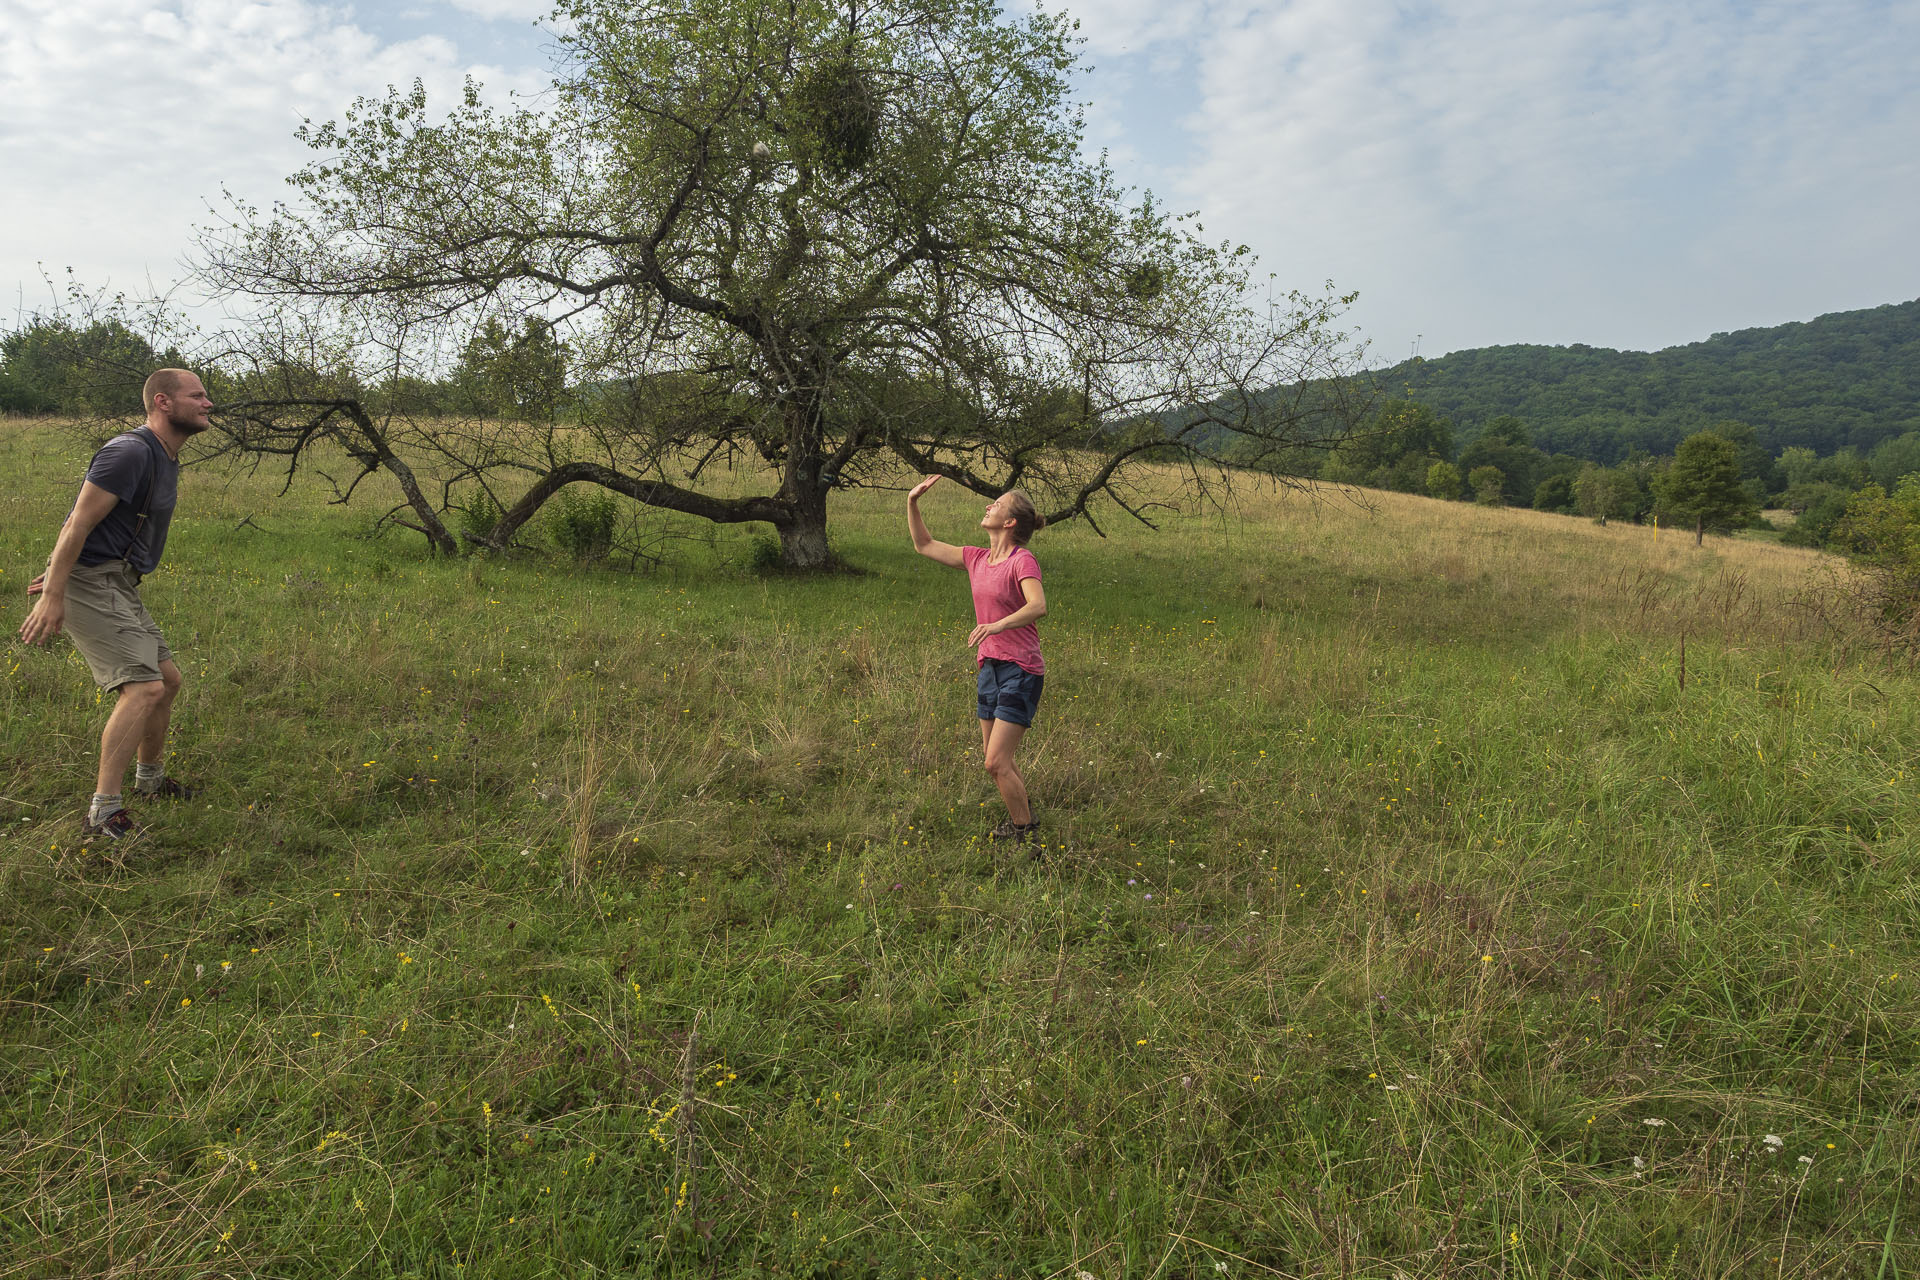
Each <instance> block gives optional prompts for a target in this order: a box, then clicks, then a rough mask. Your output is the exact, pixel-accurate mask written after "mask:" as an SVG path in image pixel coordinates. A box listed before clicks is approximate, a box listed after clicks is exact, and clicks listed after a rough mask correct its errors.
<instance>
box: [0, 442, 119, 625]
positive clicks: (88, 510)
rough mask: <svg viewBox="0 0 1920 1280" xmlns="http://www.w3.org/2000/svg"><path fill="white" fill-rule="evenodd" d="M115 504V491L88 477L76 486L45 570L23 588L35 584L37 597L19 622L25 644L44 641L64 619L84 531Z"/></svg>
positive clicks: (100, 519)
mask: <svg viewBox="0 0 1920 1280" xmlns="http://www.w3.org/2000/svg"><path fill="white" fill-rule="evenodd" d="M119 504H120V499H119V497H118V495H116V494H114V493H113V492H112V491H111V490H108V489H102V488H101V487H100V486H99V485H97V484H95V483H93V481H91V480H88V481H86V482H84V483H83V484H82V485H81V486H80V497H79V499H78V500H77V501H75V503H74V504H73V514H72V515H70V516H68V517H67V522H66V524H64V525H62V526H61V528H60V538H59V540H58V541H57V542H55V543H54V544H53V558H52V559H51V560H49V561H47V571H46V572H45V573H43V574H41V575H40V576H39V577H38V578H35V579H34V581H33V584H30V585H29V586H28V588H27V590H28V591H29V592H33V591H34V589H35V586H36V585H37V586H38V590H39V597H40V598H39V599H38V600H36V601H35V602H34V606H33V608H32V609H31V610H30V611H28V613H27V620H26V621H25V622H23V623H21V624H20V638H21V639H22V640H24V641H26V642H27V643H28V644H45V643H46V642H47V641H49V640H51V639H53V637H54V636H56V635H58V634H59V632H60V628H61V627H62V626H63V625H65V623H66V620H67V579H68V578H69V577H70V576H71V575H72V573H73V566H74V565H75V564H77V563H79V560H80V548H81V547H82V546H84V545H86V541H87V535H88V534H90V533H92V532H93V530H94V526H96V525H98V524H99V523H100V522H101V521H102V520H104V519H106V518H107V514H108V513H109V512H111V511H112V510H113V509H114V508H115V507H116V506H118V505H119Z"/></svg>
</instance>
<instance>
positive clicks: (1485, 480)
mask: <svg viewBox="0 0 1920 1280" xmlns="http://www.w3.org/2000/svg"><path fill="white" fill-rule="evenodd" d="M1506 482H1507V478H1506V476H1504V475H1502V474H1501V473H1500V468H1498V467H1495V466H1478V467H1475V468H1474V469H1473V470H1471V471H1469V472H1467V484H1468V485H1469V486H1471V487H1472V489H1473V500H1474V501H1475V502H1477V503H1479V504H1480V505H1481V506H1483V507H1497V506H1500V505H1502V503H1503V501H1504V498H1503V496H1502V495H1503V493H1504V491H1505V488H1506Z"/></svg>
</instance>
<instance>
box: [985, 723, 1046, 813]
mask: <svg viewBox="0 0 1920 1280" xmlns="http://www.w3.org/2000/svg"><path fill="white" fill-rule="evenodd" d="M1026 732H1027V726H1025V725H1023V724H1014V723H1013V722H1012V721H1011V720H982V721H981V722H980V741H981V744H982V745H983V746H984V747H985V748H986V757H987V761H986V763H987V776H988V777H989V778H992V779H993V785H994V786H996V787H998V788H999V789H1000V798H1001V799H1002V800H1004V801H1006V804H1007V817H1008V818H1010V819H1012V820H1013V821H1014V822H1015V823H1017V824H1019V825H1020V826H1023V827H1024V826H1026V825H1027V824H1028V823H1029V822H1032V821H1033V808H1032V806H1031V805H1029V804H1028V803H1027V780H1026V779H1025V778H1023V777H1021V776H1020V770H1019V767H1018V766H1016V765H1015V764H1014V763H1013V752H1014V749H1015V748H1016V747H1018V746H1019V745H1020V739H1021V737H1022V736H1024V735H1025V734H1026Z"/></svg>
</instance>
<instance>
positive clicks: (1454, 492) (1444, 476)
mask: <svg viewBox="0 0 1920 1280" xmlns="http://www.w3.org/2000/svg"><path fill="white" fill-rule="evenodd" d="M1465 484H1466V481H1464V480H1462V479H1461V478H1460V468H1458V467H1456V466H1454V465H1453V464H1452V463H1451V462H1436V463H1434V464H1433V465H1432V466H1430V467H1428V468H1427V496H1428V497H1429V498H1444V499H1445V500H1447V501H1448V502H1451V501H1453V500H1454V499H1455V498H1458V497H1459V496H1460V490H1461V489H1462V488H1463V487H1464V486H1465Z"/></svg>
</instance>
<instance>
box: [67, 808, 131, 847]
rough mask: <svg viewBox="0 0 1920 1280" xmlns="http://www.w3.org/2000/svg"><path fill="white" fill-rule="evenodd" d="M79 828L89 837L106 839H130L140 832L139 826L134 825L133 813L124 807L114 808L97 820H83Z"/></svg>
mask: <svg viewBox="0 0 1920 1280" xmlns="http://www.w3.org/2000/svg"><path fill="white" fill-rule="evenodd" d="M81 828H82V830H84V831H85V832H86V833H87V837H88V838H89V839H92V838H93V837H95V836H99V837H102V838H104V839H107V840H131V839H133V838H134V837H135V836H137V835H139V834H140V828H139V827H137V826H135V825H134V822H133V815H132V814H130V813H128V812H127V811H126V810H125V809H115V810H114V811H113V812H112V813H110V814H108V815H107V816H106V817H104V818H102V819H100V821H98V822H92V821H88V822H84V823H82V824H81Z"/></svg>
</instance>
